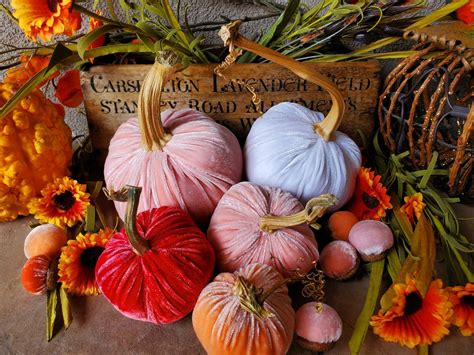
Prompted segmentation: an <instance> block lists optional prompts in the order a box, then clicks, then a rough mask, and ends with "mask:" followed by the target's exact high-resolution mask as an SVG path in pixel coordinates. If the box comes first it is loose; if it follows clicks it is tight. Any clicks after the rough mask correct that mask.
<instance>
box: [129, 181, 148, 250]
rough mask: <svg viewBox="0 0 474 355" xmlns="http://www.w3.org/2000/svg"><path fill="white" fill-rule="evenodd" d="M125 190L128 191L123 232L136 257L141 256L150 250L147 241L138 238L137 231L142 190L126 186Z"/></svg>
mask: <svg viewBox="0 0 474 355" xmlns="http://www.w3.org/2000/svg"><path fill="white" fill-rule="evenodd" d="M126 188H127V191H128V199H127V210H126V212H125V231H126V232H127V237H128V240H129V242H130V244H131V245H132V247H133V249H134V250H135V252H136V253H137V254H138V255H143V254H144V253H145V252H146V251H148V250H149V249H150V245H149V244H148V241H147V240H145V239H143V238H142V237H140V234H139V233H138V230H137V212H138V202H139V200H140V194H141V192H142V188H141V187H136V186H129V185H127V186H126Z"/></svg>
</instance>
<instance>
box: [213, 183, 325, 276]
mask: <svg viewBox="0 0 474 355" xmlns="http://www.w3.org/2000/svg"><path fill="white" fill-rule="evenodd" d="M302 210H303V205H302V204H301V203H300V202H299V201H298V200H297V199H296V198H295V197H293V196H292V195H291V194H290V193H287V192H284V191H282V190H281V189H278V188H273V187H263V186H259V185H256V184H253V183H250V182H241V183H239V184H237V185H234V186H232V187H231V188H230V189H229V191H227V192H226V193H225V195H224V196H223V197H222V199H221V201H220V202H219V204H218V206H217V208H216V210H215V211H214V214H213V216H212V219H211V223H210V225H209V229H208V232H207V236H208V239H209V241H210V242H211V244H212V245H213V247H214V250H215V252H216V257H217V264H218V267H219V269H220V270H221V271H235V270H237V269H239V268H240V267H242V266H244V265H248V264H252V263H257V262H258V263H263V264H267V265H271V266H273V267H275V268H276V269H277V270H278V271H279V272H280V273H281V274H282V275H284V276H288V277H289V276H294V271H295V270H296V269H297V268H298V269H300V270H301V271H302V272H308V271H309V270H310V269H311V268H312V266H313V263H314V262H317V261H318V258H319V253H318V245H317V243H316V240H315V238H314V234H313V232H312V230H311V228H309V227H308V226H307V225H306V224H300V225H297V226H293V227H288V228H282V229H277V230H274V231H268V230H263V229H262V228H261V223H260V221H261V218H262V217H263V216H267V215H271V216H289V215H292V214H295V213H297V212H300V211H302Z"/></svg>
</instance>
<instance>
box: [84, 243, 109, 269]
mask: <svg viewBox="0 0 474 355" xmlns="http://www.w3.org/2000/svg"><path fill="white" fill-rule="evenodd" d="M103 251H104V248H102V247H99V246H95V247H92V248H87V249H86V250H84V251H83V252H82V254H81V264H82V265H83V266H85V267H89V268H95V264H96V263H97V259H99V256H100V254H102V252H103Z"/></svg>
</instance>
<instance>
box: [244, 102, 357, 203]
mask: <svg viewBox="0 0 474 355" xmlns="http://www.w3.org/2000/svg"><path fill="white" fill-rule="evenodd" d="M323 118H324V116H323V114H322V113H320V112H314V111H312V110H310V109H308V108H306V107H303V106H301V105H298V104H295V103H290V102H284V103H280V104H278V105H276V106H274V107H272V108H271V109H270V110H268V111H267V112H266V113H265V114H264V115H263V116H262V117H260V118H259V119H258V120H257V121H256V122H255V123H254V124H253V126H252V128H251V130H250V132H249V135H248V137H247V141H246V143H245V147H244V161H245V169H246V172H247V178H248V180H249V181H251V182H254V183H256V184H258V185H265V186H273V187H279V188H281V189H283V190H285V191H288V192H291V193H292V194H293V195H295V196H296V197H298V198H299V199H300V200H301V201H302V202H303V203H305V202H307V201H308V200H309V199H311V198H313V197H314V196H318V195H321V194H326V193H329V194H333V195H335V196H336V197H337V199H338V200H339V203H338V204H337V205H336V206H335V207H333V208H332V210H336V209H338V208H340V207H341V206H342V205H344V204H345V203H346V202H347V201H348V200H349V199H350V197H351V196H352V193H353V192H354V185H355V180H356V176H357V172H358V171H359V168H360V166H361V153H360V150H359V148H358V147H357V145H356V144H355V142H354V141H353V140H352V139H350V138H349V137H348V136H347V135H345V134H344V133H342V132H338V131H336V132H334V133H333V137H332V140H329V141H325V140H324V139H323V138H322V137H321V136H320V135H319V134H317V133H316V132H315V129H314V126H315V124H317V123H319V122H321V121H322V120H323Z"/></svg>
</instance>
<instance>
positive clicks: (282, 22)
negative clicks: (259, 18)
mask: <svg viewBox="0 0 474 355" xmlns="http://www.w3.org/2000/svg"><path fill="white" fill-rule="evenodd" d="M299 6H300V0H289V1H288V4H287V5H286V8H285V10H284V11H283V13H282V14H281V15H280V16H279V17H278V18H277V20H276V21H275V22H274V23H273V25H272V26H271V27H270V28H269V29H268V31H267V33H265V34H264V35H263V37H262V38H261V39H260V40H259V41H258V43H259V44H261V45H263V46H267V45H268V44H269V43H270V42H271V41H272V40H273V39H275V38H279V37H280V35H281V34H282V32H283V30H284V29H285V27H286V26H287V25H288V23H289V22H290V21H291V19H292V18H293V16H294V15H295V13H296V12H297V11H298V9H299ZM255 58H257V55H256V54H253V53H250V52H246V53H244V55H242V56H241V57H240V58H239V60H238V63H252V62H253V61H254V60H255Z"/></svg>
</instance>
